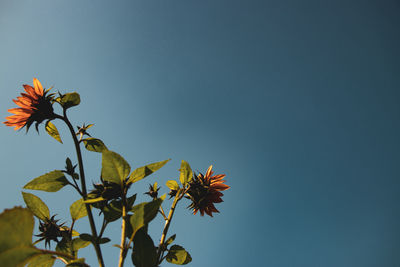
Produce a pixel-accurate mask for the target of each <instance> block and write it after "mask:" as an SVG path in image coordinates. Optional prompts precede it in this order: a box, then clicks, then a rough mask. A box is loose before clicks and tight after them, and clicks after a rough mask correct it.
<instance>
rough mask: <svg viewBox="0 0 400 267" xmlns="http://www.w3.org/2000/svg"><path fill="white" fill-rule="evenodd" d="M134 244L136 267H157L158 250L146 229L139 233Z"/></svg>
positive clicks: (133, 254)
mask: <svg viewBox="0 0 400 267" xmlns="http://www.w3.org/2000/svg"><path fill="white" fill-rule="evenodd" d="M133 243H134V246H133V250H132V262H133V264H134V265H135V266H136V267H149V266H157V249H156V248H155V247H154V242H153V240H152V239H151V237H150V236H149V235H148V234H147V233H146V231H145V228H141V229H140V230H139V231H138V232H137V234H136V235H135V238H134V239H133Z"/></svg>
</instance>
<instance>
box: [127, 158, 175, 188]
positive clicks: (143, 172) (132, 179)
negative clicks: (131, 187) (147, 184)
mask: <svg viewBox="0 0 400 267" xmlns="http://www.w3.org/2000/svg"><path fill="white" fill-rule="evenodd" d="M168 161H170V159H167V160H164V161H160V162H155V163H151V164H148V165H146V166H143V167H140V168H137V169H136V170H134V171H133V172H132V173H131V175H130V176H129V180H128V183H136V182H137V181H140V180H142V179H143V178H144V177H146V176H148V175H150V174H152V173H153V172H155V171H157V170H159V169H161V167H163V166H164V165H165V164H166V163H167V162H168Z"/></svg>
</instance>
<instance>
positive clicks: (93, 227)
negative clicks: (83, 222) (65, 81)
mask: <svg viewBox="0 0 400 267" xmlns="http://www.w3.org/2000/svg"><path fill="white" fill-rule="evenodd" d="M59 118H60V119H62V120H63V121H64V122H65V124H67V126H68V129H69V131H70V132H71V136H72V139H73V140H74V144H75V150H76V155H77V157H78V165H79V174H80V180H81V192H82V197H83V199H84V200H86V199H87V190H86V181H85V172H84V168H83V160H82V153H81V148H80V146H79V142H78V139H77V138H76V135H75V132H74V127H73V126H72V125H71V123H70V121H69V120H68V118H67V114H66V110H65V109H64V116H63V117H62V116H60V117H59ZM85 207H86V211H87V214H88V218H89V224H90V228H91V230H92V236H93V237H94V240H96V242H93V246H94V249H95V251H96V255H97V260H98V262H99V267H104V260H103V255H102V253H101V249H100V245H99V244H98V241H97V240H98V238H97V237H98V236H97V231H96V225H95V223H94V219H93V214H92V210H91V209H90V204H86V203H85Z"/></svg>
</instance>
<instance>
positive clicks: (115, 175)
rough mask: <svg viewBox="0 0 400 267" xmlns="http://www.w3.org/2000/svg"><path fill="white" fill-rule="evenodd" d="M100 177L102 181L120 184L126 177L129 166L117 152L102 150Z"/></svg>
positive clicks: (129, 169)
mask: <svg viewBox="0 0 400 267" xmlns="http://www.w3.org/2000/svg"><path fill="white" fill-rule="evenodd" d="M102 154H103V157H102V168H101V177H102V178H103V180H104V181H108V182H113V183H116V184H119V185H121V184H122V182H123V181H124V180H125V179H126V178H127V177H128V175H129V172H130V171H131V167H130V166H129V164H128V163H127V162H126V160H125V159H124V158H123V157H122V156H121V155H119V154H117V153H115V152H113V151H110V150H105V151H103V153H102Z"/></svg>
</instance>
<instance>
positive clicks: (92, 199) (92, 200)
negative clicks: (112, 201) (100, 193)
mask: <svg viewBox="0 0 400 267" xmlns="http://www.w3.org/2000/svg"><path fill="white" fill-rule="evenodd" d="M104 200H106V199H105V198H103V197H97V198H89V199H86V200H85V201H83V202H84V203H87V204H93V203H96V202H100V201H104Z"/></svg>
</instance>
